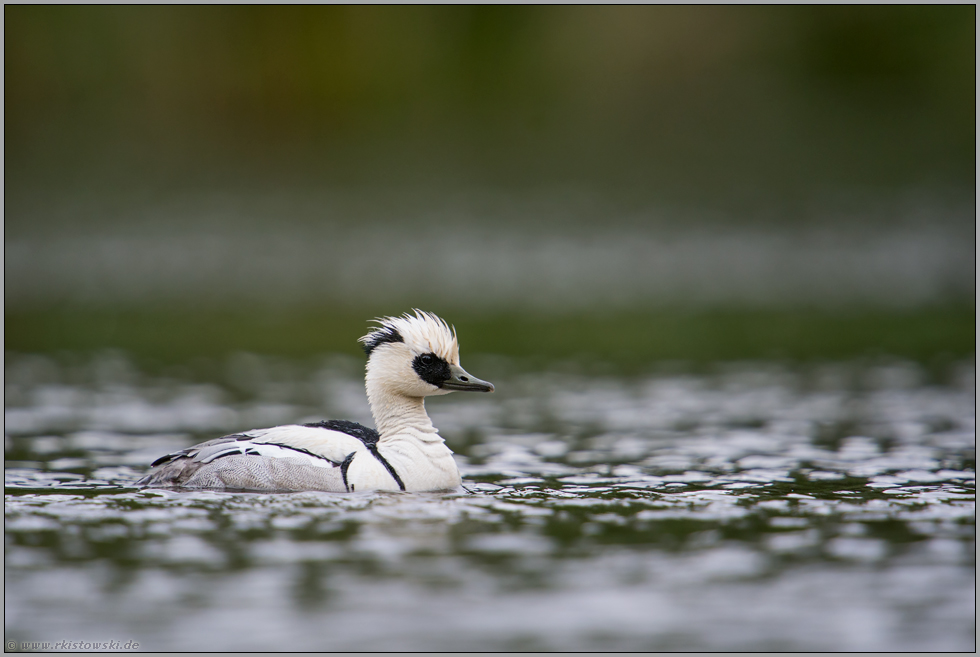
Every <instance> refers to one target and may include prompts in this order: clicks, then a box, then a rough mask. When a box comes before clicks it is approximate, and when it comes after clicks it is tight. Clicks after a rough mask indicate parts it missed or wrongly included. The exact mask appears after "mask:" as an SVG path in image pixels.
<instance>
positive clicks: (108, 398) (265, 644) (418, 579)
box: [5, 354, 975, 650]
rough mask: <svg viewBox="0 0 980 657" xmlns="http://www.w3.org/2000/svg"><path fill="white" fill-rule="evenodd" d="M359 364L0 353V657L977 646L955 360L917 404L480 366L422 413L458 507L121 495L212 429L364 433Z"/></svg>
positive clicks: (847, 366)
mask: <svg viewBox="0 0 980 657" xmlns="http://www.w3.org/2000/svg"><path fill="white" fill-rule="evenodd" d="M474 366H475V365H474ZM359 367H360V366H359V363H357V362H356V361H348V360H344V359H332V358H331V359H324V360H320V361H305V362H296V361H293V362H290V361H280V360H274V359H263V358H259V357H256V356H241V357H238V358H236V359H233V361H232V362H230V363H228V364H227V366H226V367H224V368H223V369H222V370H220V371H218V372H217V373H214V374H212V375H210V376H204V377H202V376H197V375H190V374H188V373H187V372H184V373H183V374H181V373H179V372H178V373H173V372H170V373H164V374H154V375H150V374H148V373H146V372H143V371H140V370H139V369H138V368H137V367H135V366H134V365H133V364H132V363H130V362H129V361H128V360H127V359H125V358H124V357H123V356H120V355H118V354H117V355H107V356H103V357H100V358H96V359H92V360H86V359H79V360H71V359H67V358H66V359H65V360H63V361H55V360H51V359H46V358H41V357H37V356H8V360H7V365H6V381H5V385H6V404H5V414H6V422H5V427H6V432H5V433H6V435H5V453H6V459H7V462H6V472H5V475H6V476H5V483H6V496H5V523H6V524H5V527H6V534H5V564H6V569H5V573H6V575H5V582H6V587H7V593H8V595H7V602H8V604H7V634H8V638H10V637H12V638H14V639H17V640H23V639H31V640H34V639H36V640H49V639H50V640H59V639H62V638H71V637H74V636H76V635H77V637H78V638H79V639H82V638H91V639H96V638H99V639H100V640H101V639H102V638H104V639H110V638H115V639H120V638H122V639H128V638H134V639H136V640H138V641H140V642H141V645H142V646H143V647H145V648H147V649H163V650H200V649H224V650H238V649H242V650H283V649H288V650H304V649H305V650H356V649H364V650H395V649H398V650H406V649H407V650H465V649H476V648H477V647H479V649H491V650H507V649H554V650H666V649H681V650H690V649H704V650H723V649H729V650H730V649H736V650H771V649H785V650H896V649H898V650H969V649H971V646H972V645H973V641H974V638H973V632H974V629H973V627H974V625H973V623H974V620H973V619H974V615H975V583H974V582H975V577H974V573H975V557H974V552H975V502H974V500H975V451H974V450H975V401H974V385H975V384H974V379H973V363H972V362H968V363H963V364H962V365H961V366H960V367H958V368H954V371H953V372H952V373H951V374H950V376H949V377H948V378H947V379H946V380H944V381H941V382H935V381H930V380H929V378H928V377H927V375H926V374H925V372H924V371H922V370H921V369H920V368H918V367H917V366H915V365H913V364H909V363H891V364H886V365H875V366H871V365H867V364H860V363H837V364H825V365H821V366H809V367H788V366H781V365H776V364H772V363H748V364H742V365H733V366H727V367H718V368H715V369H714V370H713V371H711V372H707V373H704V372H702V373H692V372H688V373H672V374H671V373H660V374H657V373H652V374H650V375H649V376H646V377H638V378H637V377H633V378H630V379H626V378H619V377H612V376H603V377H588V376H584V375H582V374H569V373H567V372H564V373H563V372H561V371H558V372H551V373H549V374H548V375H547V376H544V375H541V374H528V373H521V372H518V371H513V370H510V371H509V370H508V366H507V364H506V363H503V362H500V361H492V362H491V361H488V362H487V363H486V364H485V366H484V365H483V364H481V371H484V369H483V368H491V367H496V368H498V369H500V371H498V372H491V373H490V374H492V375H493V378H494V381H497V380H499V381H500V382H501V385H500V386H499V388H498V393H497V394H495V395H494V397H493V398H492V399H491V398H487V399H486V400H484V399H481V400H480V401H481V402H482V403H479V404H478V403H476V402H474V401H473V400H471V399H467V398H465V397H460V398H458V399H457V398H454V397H449V398H446V399H444V400H437V401H435V402H432V403H430V405H429V411H430V414H431V416H432V418H433V420H434V422H435V424H436V425H437V426H439V427H440V429H441V432H442V433H443V435H444V436H446V437H447V440H448V441H449V443H450V445H451V447H452V448H453V449H454V450H455V451H456V452H457V456H458V459H459V462H460V466H461V470H462V472H463V474H464V480H465V482H466V488H467V489H468V490H467V491H466V492H458V493H453V494H389V493H360V494H330V493H295V494H286V495H281V494H280V495H277V494H226V493H217V492H207V491H201V492H173V491H153V490H151V491H138V490H136V489H133V488H132V487H131V486H132V483H133V482H134V481H135V480H136V479H137V478H138V477H139V476H140V474H141V473H142V472H143V471H144V470H145V468H146V464H147V463H149V462H150V461H151V460H152V459H153V458H155V457H156V456H159V455H161V454H164V453H166V452H168V451H171V450H173V449H175V448H179V447H181V446H184V445H188V444H191V443H193V442H195V441H198V440H202V439H205V438H207V437H209V436H212V435H214V434H216V433H221V432H229V431H234V430H237V429H241V428H244V427H252V426H261V425H263V424H275V423H279V422H290V421H302V420H305V419H307V418H320V417H324V416H328V417H345V418H350V419H356V420H362V421H364V420H368V419H369V416H368V409H367V406H366V402H365V401H364V399H363V392H361V391H362V384H361V380H360V376H361V374H360V369H359ZM249 368H251V369H249ZM246 371H251V372H253V373H258V374H255V376H252V377H251V378H250V377H248V376H245V375H244V374H243V373H244V372H246ZM488 376H489V374H488ZM96 635H98V636H96Z"/></svg>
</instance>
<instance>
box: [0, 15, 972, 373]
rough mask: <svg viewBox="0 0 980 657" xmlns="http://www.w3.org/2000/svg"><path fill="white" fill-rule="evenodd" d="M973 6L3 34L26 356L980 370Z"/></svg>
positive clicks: (196, 21) (26, 22)
mask: <svg viewBox="0 0 980 657" xmlns="http://www.w3.org/2000/svg"><path fill="white" fill-rule="evenodd" d="M975 11H976V10H975V7H974V6H972V5H957V6H939V7H937V6H830V7H822V6H821V7H816V6H811V7H640V6H629V7H581V6H566V7H549V6H533V7H531V6H506V7H501V6H465V7H445V6H429V7H382V6H373V7H347V6H299V7H259V6H247V7H221V6H211V7H189V6H158V7H123V6H100V7H76V6H26V5H21V6H10V5H8V6H5V7H4V36H5V40H4V73H5V75H4V84H5V96H4V97H5V105H4V109H5V112H4V128H5V133H4V136H5V140H4V144H5V147H4V158H5V167H4V171H5V174H4V175H5V181H4V182H5V196H4V210H5V224H4V237H5V265H4V271H5V283H4V286H5V338H4V340H5V348H6V349H7V350H8V351H10V350H13V351H57V350H62V349H68V350H87V349H99V348H104V347H121V348H124V349H127V350H130V351H132V352H133V353H136V354H142V355H144V356H146V357H148V358H158V359H164V360H166V359H174V358H186V357H188V356H193V355H206V356H213V355H220V354H223V353H227V352H230V351H235V350H241V349H248V350H257V351H264V352H273V353H289V354H295V355H302V354H308V353H317V352H323V351H345V352H350V353H354V352H355V351H356V349H357V345H356V343H355V342H354V339H355V338H356V337H357V336H358V335H361V334H362V333H363V331H364V328H365V320H366V319H367V318H369V317H373V316H377V315H381V314H394V313H400V312H404V311H405V310H408V309H409V308H411V307H416V306H419V307H425V308H428V309H431V310H434V311H436V312H439V313H441V314H443V315H444V316H446V317H447V319H448V320H449V321H451V322H453V323H455V324H456V325H457V327H458V328H459V330H460V334H461V338H462V341H463V349H464V352H465V353H475V352H484V353H499V354H510V355H514V356H519V357H521V358H529V357H532V356H535V355H544V356H547V357H549V358H552V357H553V358H564V357H572V356H577V355H585V356H590V357H598V358H603V359H610V360H613V361H617V362H624V363H634V364H635V363H637V362H649V361H653V360H658V359H663V358H669V359H695V360H696V359H719V358H721V359H730V358H757V357H792V358H841V357H851V356H856V355H863V354H890V355H897V356H907V357H913V358H917V359H924V360H928V359H934V358H946V357H950V356H953V357H961V356H965V355H970V354H973V353H974V352H975V303H974V298H975V296H974V295H975V283H974V271H975V251H974V243H975V215H974V198H975V163H976V162H975V152H976V133H975V116H976V112H975V37H976V34H975Z"/></svg>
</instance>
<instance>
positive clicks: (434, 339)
mask: <svg viewBox="0 0 980 657" xmlns="http://www.w3.org/2000/svg"><path fill="white" fill-rule="evenodd" d="M413 310H414V311H415V315H414V316H412V315H409V314H408V313H405V314H404V315H402V316H401V317H379V318H377V319H375V320H373V321H375V322H377V323H378V324H380V326H379V327H378V328H376V329H373V330H372V331H371V332H370V333H368V334H367V335H365V336H364V337H362V338H359V340H358V341H359V342H362V343H363V344H364V350H365V351H367V353H368V356H370V354H371V352H372V351H374V349H375V348H377V347H378V346H380V345H382V344H385V343H389V342H404V343H405V346H407V347H408V348H409V349H410V350H412V352H413V353H415V354H425V353H433V354H435V355H436V356H439V357H440V358H442V359H443V360H445V361H446V362H448V363H451V364H453V365H459V343H458V342H457V341H456V329H455V327H450V326H449V325H448V324H447V323H446V322H445V321H444V320H443V319H441V318H440V317H438V316H436V315H434V314H432V313H428V312H425V311H423V310H419V309H418V308H413ZM398 338H400V339H398Z"/></svg>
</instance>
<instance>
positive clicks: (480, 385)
mask: <svg viewBox="0 0 980 657" xmlns="http://www.w3.org/2000/svg"><path fill="white" fill-rule="evenodd" d="M449 374H450V376H449V378H448V379H447V380H445V381H443V382H442V385H441V386H440V387H441V388H443V389H445V390H469V391H470V392H493V384H492V383H490V382H489V381H481V380H480V379H478V378H476V377H475V376H473V375H472V374H467V372H466V370H464V369H463V368H462V367H460V366H459V365H450V366H449Z"/></svg>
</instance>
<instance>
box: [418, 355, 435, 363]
mask: <svg viewBox="0 0 980 657" xmlns="http://www.w3.org/2000/svg"><path fill="white" fill-rule="evenodd" d="M419 360H421V361H422V363H423V364H425V365H431V364H432V356H430V355H429V354H423V355H422V356H420V357H419Z"/></svg>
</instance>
